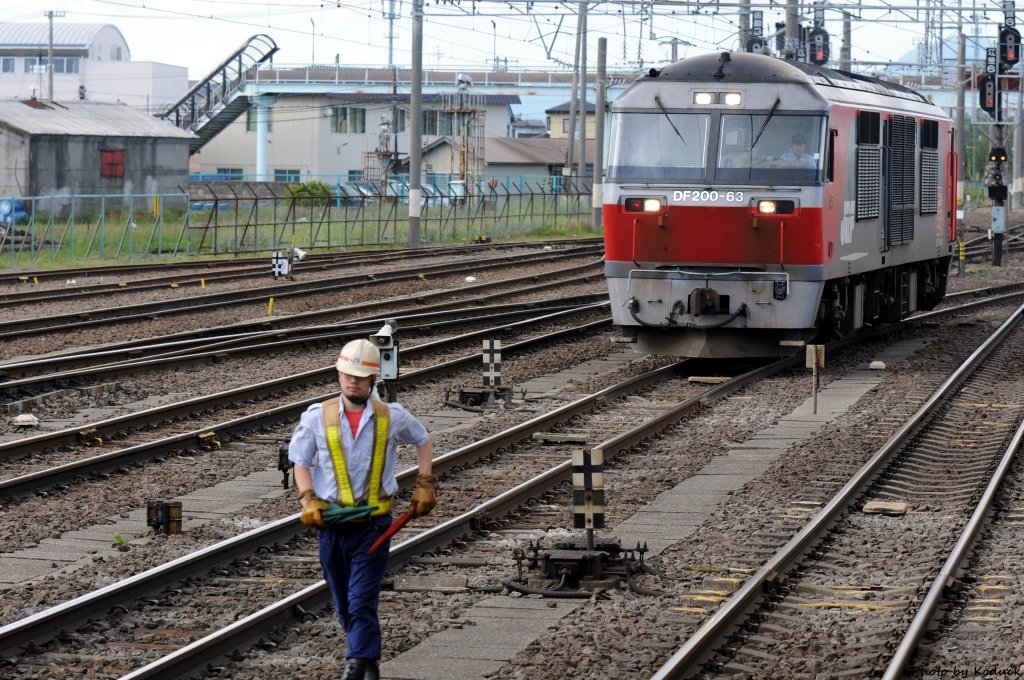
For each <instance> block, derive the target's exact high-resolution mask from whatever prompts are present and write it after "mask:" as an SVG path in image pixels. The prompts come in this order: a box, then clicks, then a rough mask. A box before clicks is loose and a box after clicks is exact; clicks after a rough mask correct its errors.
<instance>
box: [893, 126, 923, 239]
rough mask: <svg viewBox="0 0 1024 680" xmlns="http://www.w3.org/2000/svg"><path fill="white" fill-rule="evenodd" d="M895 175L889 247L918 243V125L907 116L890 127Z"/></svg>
mask: <svg viewBox="0 0 1024 680" xmlns="http://www.w3.org/2000/svg"><path fill="white" fill-rule="evenodd" d="M889 130H890V134H889V147H890V149H891V150H892V156H891V157H892V173H891V175H890V183H889V199H890V200H889V244H890V245H894V246H895V245H900V244H903V243H910V242H911V241H913V240H914V185H915V182H914V179H915V177H914V165H915V163H914V161H915V160H916V158H917V154H916V147H917V125H916V124H915V122H914V120H913V119H912V118H908V117H907V116H893V117H892V121H891V122H890V125H889Z"/></svg>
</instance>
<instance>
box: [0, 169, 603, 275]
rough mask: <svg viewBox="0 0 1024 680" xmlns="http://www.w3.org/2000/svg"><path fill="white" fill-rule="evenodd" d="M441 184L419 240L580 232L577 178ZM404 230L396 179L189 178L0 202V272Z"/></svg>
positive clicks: (353, 243) (234, 251) (404, 207)
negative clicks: (173, 186) (185, 189)
mask: <svg viewBox="0 0 1024 680" xmlns="http://www.w3.org/2000/svg"><path fill="white" fill-rule="evenodd" d="M441 186H443V188H441ZM441 186H439V185H438V184H430V185H424V187H423V190H422V191H423V194H422V197H421V200H420V220H419V229H420V234H419V237H420V241H421V242H422V243H428V244H429V243H453V242H465V241H470V240H474V239H476V238H477V237H487V238H509V237H515V236H518V235H530V234H535V235H547V234H550V235H572V234H584V233H589V231H590V230H591V216H592V214H591V186H590V183H589V182H588V181H585V180H577V179H568V178H563V177H534V178H525V177H523V178H508V177H506V178H499V177H491V178H487V179H480V180H478V181H474V182H470V183H462V184H459V183H458V182H446V183H445V184H444V185H441ZM408 232H409V191H408V184H407V183H405V182H403V181H402V180H394V181H391V182H388V183H383V184H381V183H366V182H357V183H348V184H334V185H327V184H323V183H319V182H310V183H305V184H291V185H289V184H283V183H254V182H241V181H239V182H219V183H212V182H210V183H203V182H198V183H196V182H194V183H192V184H191V185H190V192H189V193H188V194H159V195H156V194H134V195H124V196H122V195H114V196H111V195H107V196H45V197H43V196H40V197H30V198H24V199H17V200H11V199H8V200H0V267H16V266H18V265H23V264H26V263H35V264H42V263H46V262H54V263H58V264H64V263H71V262H81V261H85V260H117V261H140V260H153V259H161V258H175V257H185V256H189V257H192V256H203V255H210V256H224V255H242V254H253V253H264V252H271V251H274V250H278V249H282V248H287V247H292V246H294V247H299V248H302V249H303V250H307V251H315V250H316V249H318V248H324V249H339V248H350V247H359V246H384V245H404V244H407V243H408V242H409V233H408Z"/></svg>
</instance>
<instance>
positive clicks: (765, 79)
mask: <svg viewBox="0 0 1024 680" xmlns="http://www.w3.org/2000/svg"><path fill="white" fill-rule="evenodd" d="M655 79H657V80H676V81H684V82H700V83H702V82H721V83H729V82H734V83H769V82H774V83H787V82H788V83H804V84H805V83H812V84H814V85H817V86H823V87H838V88H842V89H846V90H859V91H862V92H873V93H875V94H881V95H885V96H889V97H898V98H900V99H909V100H912V101H919V102H923V103H925V104H931V102H930V101H928V99H927V98H926V97H925V96H923V95H922V94H920V93H919V92H915V91H914V90H911V89H910V88H908V87H904V86H903V85H897V84H896V83H890V82H888V81H885V80H880V79H878V78H871V77H869V76H862V75H857V74H855V73H849V72H847V71H838V70H835V69H830V68H825V67H824V66H815V65H814V64H805V63H803V62H798V61H788V60H785V59H778V58H776V57H769V56H766V55H763V54H751V53H749V52H721V53H711V54H702V55H699V56H696V57H690V58H688V59H683V60H681V61H677V62H675V63H673V64H669V65H668V66H666V67H665V68H663V69H661V70H657V69H651V70H650V72H649V73H648V75H646V76H644V77H643V78H641V80H655Z"/></svg>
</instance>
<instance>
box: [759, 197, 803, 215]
mask: <svg viewBox="0 0 1024 680" xmlns="http://www.w3.org/2000/svg"><path fill="white" fill-rule="evenodd" d="M754 210H755V211H756V212H757V214H758V215H766V216H770V215H792V214H794V213H796V201H793V200H778V199H774V198H763V199H758V201H757V202H756V203H755V204H754Z"/></svg>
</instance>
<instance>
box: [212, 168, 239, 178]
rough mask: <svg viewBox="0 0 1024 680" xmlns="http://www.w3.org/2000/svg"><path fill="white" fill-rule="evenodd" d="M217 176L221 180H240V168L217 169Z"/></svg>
mask: <svg viewBox="0 0 1024 680" xmlns="http://www.w3.org/2000/svg"><path fill="white" fill-rule="evenodd" d="M217 174H218V175H220V176H221V177H220V178H221V179H242V169H241V168H217Z"/></svg>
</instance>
